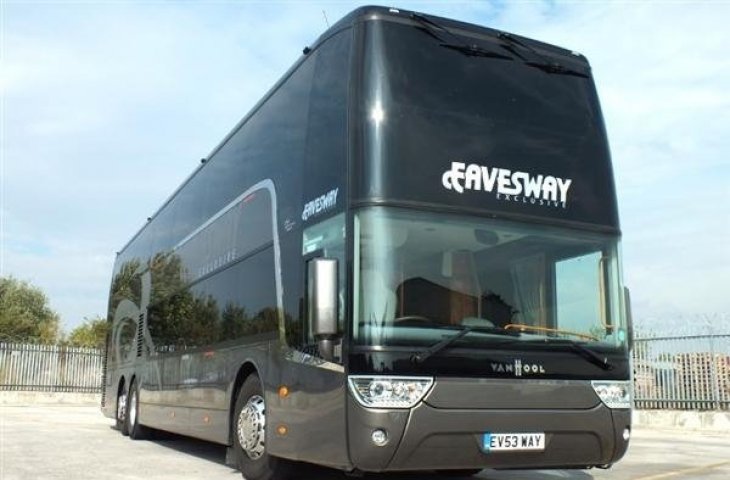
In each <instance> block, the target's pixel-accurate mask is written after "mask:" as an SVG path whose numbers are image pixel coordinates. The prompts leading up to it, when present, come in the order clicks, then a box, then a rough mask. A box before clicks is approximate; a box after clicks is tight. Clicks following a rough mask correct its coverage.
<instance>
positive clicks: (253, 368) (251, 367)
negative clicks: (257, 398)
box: [228, 360, 263, 445]
mask: <svg viewBox="0 0 730 480" xmlns="http://www.w3.org/2000/svg"><path fill="white" fill-rule="evenodd" d="M260 372H261V371H260V370H259V368H258V366H257V365H256V364H255V363H254V361H253V360H246V361H244V362H243V363H242V364H241V366H240V367H239V368H238V372H237V373H236V378H235V380H234V381H233V385H232V387H231V395H230V398H229V401H228V445H232V444H233V429H232V428H231V425H233V416H234V415H235V413H236V412H235V410H236V398H237V397H238V392H239V391H240V390H241V387H242V386H243V382H245V381H246V379H247V378H248V377H250V376H251V375H257V376H258V377H259V380H261V373H260ZM262 387H263V385H262Z"/></svg>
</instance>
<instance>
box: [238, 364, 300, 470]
mask: <svg viewBox="0 0 730 480" xmlns="http://www.w3.org/2000/svg"><path fill="white" fill-rule="evenodd" d="M232 430H233V432H232V433H233V446H234V452H235V456H236V464H237V465H238V469H239V470H240V471H241V473H242V474H243V478H245V479H246V480H283V479H285V478H287V477H288V473H289V469H288V465H287V462H286V461H285V460H283V459H280V458H276V457H272V456H270V455H269V454H268V453H267V452H266V404H265V402H264V394H263V390H262V388H261V381H260V380H259V377H258V376H257V375H255V374H252V375H250V376H249V377H248V378H247V379H246V380H245V381H244V382H243V385H242V386H241V389H240V390H239V392H238V396H237V397H236V406H235V411H234V416H233V422H232Z"/></svg>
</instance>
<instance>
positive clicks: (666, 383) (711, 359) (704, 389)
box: [634, 334, 730, 411]
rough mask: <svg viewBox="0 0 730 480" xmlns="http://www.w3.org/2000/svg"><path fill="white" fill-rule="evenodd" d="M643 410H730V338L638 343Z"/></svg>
mask: <svg viewBox="0 0 730 480" xmlns="http://www.w3.org/2000/svg"><path fill="white" fill-rule="evenodd" d="M634 399H635V405H636V408H639V409H677V410H726V411H727V410H730V334H727V335H717V334H712V335H686V336H673V337H652V338H641V339H637V340H636V341H635V343H634Z"/></svg>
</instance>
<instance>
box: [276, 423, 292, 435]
mask: <svg viewBox="0 0 730 480" xmlns="http://www.w3.org/2000/svg"><path fill="white" fill-rule="evenodd" d="M276 433H278V434H279V435H281V436H282V437H283V436H284V435H286V434H287V433H289V429H288V428H287V426H286V425H279V426H278V427H276Z"/></svg>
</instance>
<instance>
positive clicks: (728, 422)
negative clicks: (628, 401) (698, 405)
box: [632, 410, 730, 433]
mask: <svg viewBox="0 0 730 480" xmlns="http://www.w3.org/2000/svg"><path fill="white" fill-rule="evenodd" d="M632 423H633V424H634V425H635V426H637V427H644V428H681V429H683V430H698V431H703V432H712V433H730V412H696V411H684V410H634V414H633V418H632Z"/></svg>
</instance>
